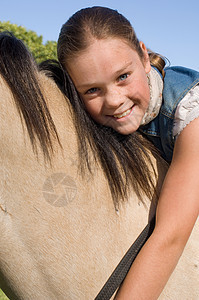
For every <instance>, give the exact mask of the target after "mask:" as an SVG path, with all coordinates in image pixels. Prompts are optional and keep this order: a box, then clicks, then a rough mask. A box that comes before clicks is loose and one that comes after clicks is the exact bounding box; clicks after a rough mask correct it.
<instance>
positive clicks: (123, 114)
mask: <svg viewBox="0 0 199 300" xmlns="http://www.w3.org/2000/svg"><path fill="white" fill-rule="evenodd" d="M133 107H134V105H133V106H131V107H130V108H129V109H128V110H126V111H124V112H123V113H122V114H117V115H113V117H114V118H116V119H121V118H124V117H126V116H128V115H129V114H130V113H131V111H132V109H133Z"/></svg>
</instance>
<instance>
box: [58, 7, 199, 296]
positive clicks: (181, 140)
mask: <svg viewBox="0 0 199 300" xmlns="http://www.w3.org/2000/svg"><path fill="white" fill-rule="evenodd" d="M58 59H59V62H60V65H61V66H62V69H63V70H64V72H65V80H66V83H67V84H68V83H70V84H72V83H71V81H70V80H71V79H72V82H73V83H74V86H75V89H76V90H77V92H78V93H76V90H75V89H74V88H73V86H72V85H71V86H72V88H71V87H69V84H68V86H67V90H68V97H69V99H70V100H71V102H72V104H73V107H74V111H75V113H76V118H77V119H76V122H77V130H78V132H79V140H80V143H81V144H82V145H83V154H84V155H85V153H86V161H87V163H88V165H89V160H88V155H87V153H88V152H87V151H86V146H85V145H86V141H88V143H89V144H90V146H91V149H92V150H93V151H94V152H95V151H96V152H97V154H98V158H99V160H100V161H101V165H102V166H103V168H104V171H105V173H106V175H107V178H108V180H109V184H110V187H111V188H112V194H113V198H114V199H117V200H115V201H116V205H117V204H118V203H119V200H118V199H119V198H121V197H122V198H125V196H126V192H127V186H128V185H129V184H131V186H132V185H133V187H134V188H136V190H137V193H138V194H139V195H141V194H142V192H143V191H144V192H145V193H147V194H149V190H150V191H151V190H152V188H153V187H152V185H153V182H152V180H151V179H150V176H151V175H150V170H149V167H147V166H148V162H147V161H146V160H147V159H148V160H149V158H148V157H147V151H146V150H145V149H146V148H145V146H146V145H145V142H144V141H143V140H141V137H140V135H138V133H137V131H138V130H139V131H140V132H141V133H142V134H143V135H145V136H147V137H148V139H149V140H150V141H152V142H153V144H154V145H155V146H156V148H157V149H158V150H159V151H160V153H161V155H162V156H163V157H164V158H165V159H166V160H167V161H168V163H169V164H170V167H169V170H168V173H167V176H166V178H165V181H164V184H163V187H162V191H161V194H160V196H159V200H158V205H157V212H156V226H155V229H154V232H153V234H152V235H151V237H150V238H149V239H148V241H147V242H146V244H145V245H144V247H143V248H142V250H141V252H140V253H139V255H138V256H137V258H136V260H135V262H134V264H133V266H132V267H131V269H130V271H129V273H128V275H127V277H126V279H125V281H124V283H123V284H122V286H121V288H120V289H119V291H118V293H117V295H116V299H118V300H119V299H125V300H127V299H138V300H142V299H144V300H146V299H147V300H150V299H153V300H154V299H157V298H158V297H159V295H160V293H161V291H162V290H163V288H164V286H165V284H166V282H167V280H168V279H169V276H170V275H171V273H172V271H173V270H174V268H175V266H176V264H177V262H178V260H179V258H180V256H181V254H182V251H183V249H184V247H185V245H186V242H187V240H188V238H189V236H190V234H191V231H192V229H193V226H194V224H195V222H196V219H197V217H198V212H199V155H198V149H199V133H198V128H199V118H198V116H199V105H198V102H199V100H198V99H199V86H198V83H199V73H198V72H195V71H193V70H189V69H186V68H182V67H171V68H165V69H164V66H165V63H164V60H163V59H162V58H161V57H158V55H155V54H154V53H148V51H147V49H146V46H145V44H144V43H143V42H140V41H138V39H137V37H136V35H135V32H134V30H133V28H132V27H131V25H130V23H129V22H128V20H126V18H124V17H123V16H122V15H121V14H119V13H118V12H117V11H114V10H111V9H108V8H103V7H93V8H86V9H82V10H80V11H79V12H77V13H75V14H74V15H73V16H72V17H71V18H70V19H69V20H68V21H67V22H66V23H65V24H64V25H63V27H62V29H61V33H60V36H59V40H58ZM163 69H164V70H163ZM70 78H71V79H70ZM91 118H92V119H91ZM78 124H79V125H78ZM81 130H82V131H81ZM85 132H86V133H85ZM115 132H117V133H118V134H116V133H115ZM81 133H82V134H81ZM147 147H148V144H147ZM118 163H119V166H118V167H117V165H118ZM118 176H119V179H118ZM127 183H128V184H127ZM143 184H144V186H143V191H140V189H141V187H142V185H143Z"/></svg>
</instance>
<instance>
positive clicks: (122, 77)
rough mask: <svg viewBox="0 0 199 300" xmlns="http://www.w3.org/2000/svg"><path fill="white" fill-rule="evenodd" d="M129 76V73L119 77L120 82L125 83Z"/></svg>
mask: <svg viewBox="0 0 199 300" xmlns="http://www.w3.org/2000/svg"><path fill="white" fill-rule="evenodd" d="M128 76H129V74H128V73H125V74H122V75H121V76H119V78H118V81H124V80H125V79H127V77H128Z"/></svg>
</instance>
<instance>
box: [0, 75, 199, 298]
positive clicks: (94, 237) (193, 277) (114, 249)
mask: <svg viewBox="0 0 199 300" xmlns="http://www.w3.org/2000/svg"><path fill="white" fill-rule="evenodd" d="M41 78H42V79H41V80H40V81H41V84H42V86H43V88H44V89H45V94H46V97H47V102H48V105H49V109H50V112H51V114H52V117H53V119H54V122H55V125H56V128H57V131H58V133H59V136H60V140H61V143H62V146H63V149H61V148H60V147H59V145H58V144H55V149H56V152H55V155H54V157H53V160H52V166H49V165H45V163H44V161H43V158H42V155H41V154H39V160H37V158H36V156H35V155H34V154H33V151H32V147H31V144H30V141H29V137H28V135H27V132H26V128H25V126H22V123H21V120H20V117H19V114H18V112H17V109H16V107H15V104H14V101H13V97H12V95H11V93H10V90H9V89H8V87H7V85H6V84H5V82H4V81H3V80H1V82H0V140H1V148H0V283H1V288H2V289H3V290H4V291H5V293H6V294H7V295H8V296H9V297H10V299H23V300H38V299H41V300H49V299H58V300H62V299H67V300H70V299H71V300H80V299H81V300H83V299H85V300H89V299H94V297H95V296H96V295H97V293H98V292H99V290H100V289H101V287H102V286H103V284H104V282H105V281H106V280H107V278H108V277H109V275H110V274H111V272H112V271H113V269H114V268H115V266H116V265H117V264H118V262H119V261H120V259H121V258H122V256H123V255H124V254H125V252H126V251H127V249H128V248H129V247H130V245H131V244H132V242H133V241H134V240H135V238H136V237H137V235H138V234H139V233H140V232H141V230H142V229H143V228H144V227H145V225H146V223H147V221H148V216H149V211H150V201H149V200H147V199H146V206H144V205H143V204H142V203H141V202H140V201H138V199H137V197H136V196H135V194H134V193H133V191H132V194H131V196H130V199H129V200H128V202H126V203H125V204H124V205H122V207H121V208H120V210H119V211H117V212H116V211H115V209H114V206H113V202H112V199H111V195H110V192H109V188H108V185H107V182H106V180H105V178H104V175H103V173H102V171H101V169H100V167H96V168H95V169H94V174H93V176H91V175H90V174H86V176H85V178H82V177H81V176H80V174H79V172H78V163H77V161H78V157H77V141H76V134H75V130H74V126H73V120H72V118H71V114H70V111H69V106H68V104H67V103H66V100H65V99H64V97H63V96H62V95H61V93H60V91H59V90H58V89H57V87H56V86H55V84H54V83H53V82H52V81H51V80H50V79H47V78H46V77H44V76H41ZM154 164H156V162H155V161H154ZM158 169H159V173H160V178H159V184H161V182H162V180H163V176H164V168H163V166H161V165H159V164H158ZM185 221H186V220H185ZM151 276H153V274H151ZM159 299H162V300H166V299H169V300H182V299H183V300H186V299H189V300H190V299H191V300H198V299H199V224H198V223H197V224H196V225H195V228H194V231H193V233H192V236H191V238H190V240H189V242H188V244H187V246H186V249H185V251H184V253H183V256H182V257H181V259H180V262H179V264H178V266H177V268H176V270H175V271H174V273H173V275H172V276H171V278H170V280H169V282H168V284H167V286H166V287H165V289H164V291H163V293H162V295H161V296H160V297H159Z"/></svg>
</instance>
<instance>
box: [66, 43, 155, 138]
mask: <svg viewBox="0 0 199 300" xmlns="http://www.w3.org/2000/svg"><path fill="white" fill-rule="evenodd" d="M140 46H141V48H142V50H143V54H144V57H143V61H142V60H141V59H140V57H139V55H138V54H137V52H136V51H135V50H133V49H132V48H131V47H130V46H129V45H128V44H127V43H126V42H125V41H123V40H121V39H116V38H110V39H104V40H94V41H93V43H92V44H91V45H90V46H89V48H87V49H86V50H85V51H84V52H81V54H79V55H78V56H77V57H75V58H74V59H72V60H71V61H70V62H69V63H68V64H67V69H68V72H69V74H70V76H71V78H72V80H73V82H74V84H75V86H76V88H77V90H78V92H79V94H80V96H81V98H82V100H83V102H84V104H85V107H86V109H87V111H88V112H89V114H90V115H91V116H92V118H93V119H94V120H95V121H96V122H98V123H100V124H102V125H105V126H109V127H112V128H113V129H114V130H116V131H118V132H120V133H122V134H130V133H132V132H134V131H136V130H137V129H138V127H139V126H140V124H141V121H142V118H143V116H144V114H145V111H146V109H147V107H148V104H149V99H150V91H149V86H148V81H147V76H146V74H147V73H148V72H149V71H150V69H151V66H150V62H149V58H148V54H147V50H146V47H145V45H144V44H143V43H142V42H140Z"/></svg>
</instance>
